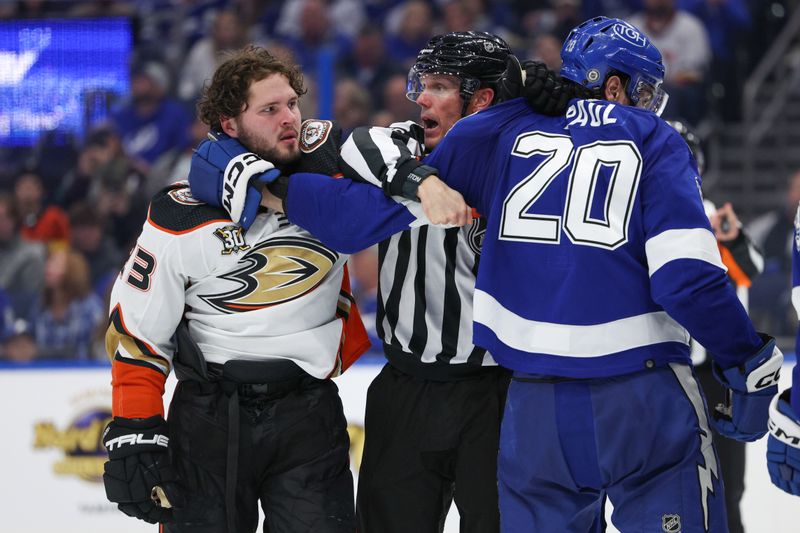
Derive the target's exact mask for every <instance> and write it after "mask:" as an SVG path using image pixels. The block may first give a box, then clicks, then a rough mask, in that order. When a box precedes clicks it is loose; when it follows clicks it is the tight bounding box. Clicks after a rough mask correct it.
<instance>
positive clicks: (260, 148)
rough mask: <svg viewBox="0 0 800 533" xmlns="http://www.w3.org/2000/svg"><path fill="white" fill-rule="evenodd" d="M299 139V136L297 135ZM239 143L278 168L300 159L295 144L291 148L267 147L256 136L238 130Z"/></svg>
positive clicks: (298, 148) (296, 144)
mask: <svg viewBox="0 0 800 533" xmlns="http://www.w3.org/2000/svg"><path fill="white" fill-rule="evenodd" d="M298 139H299V134H298ZM239 142H241V143H242V145H244V146H246V147H247V148H248V149H250V150H252V151H253V152H254V153H255V154H256V155H258V157H260V158H261V159H264V160H265V161H269V162H270V163H272V164H273V165H275V166H276V167H278V168H284V167H286V166H288V165H290V164H292V163H294V162H295V161H297V160H298V159H300V144H299V142H295V143H294V144H293V145H292V146H291V147H283V146H280V145H276V146H268V145H267V142H266V140H265V139H264V138H263V137H261V136H260V135H257V134H251V132H249V131H247V130H245V129H244V128H240V130H239Z"/></svg>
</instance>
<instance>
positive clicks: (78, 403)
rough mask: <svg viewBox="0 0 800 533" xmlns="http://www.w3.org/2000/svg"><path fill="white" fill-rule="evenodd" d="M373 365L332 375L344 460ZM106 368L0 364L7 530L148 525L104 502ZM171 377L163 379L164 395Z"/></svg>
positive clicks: (354, 448)
mask: <svg viewBox="0 0 800 533" xmlns="http://www.w3.org/2000/svg"><path fill="white" fill-rule="evenodd" d="M379 369H380V367H379V366H375V365H357V366H356V367H354V368H351V369H350V370H348V371H347V372H346V373H345V375H344V376H342V377H340V378H337V380H336V382H337V384H338V386H339V388H340V390H341V395H342V401H343V403H344V407H345V414H346V415H347V418H348V421H349V427H348V430H349V432H350V440H351V454H352V456H351V464H353V465H354V469H356V468H357V465H358V463H359V462H360V458H361V446H362V443H363V436H364V431H363V427H362V424H363V416H364V398H365V396H366V390H367V386H369V383H370V382H371V381H372V378H373V377H374V376H375V375H376V374H377V372H378V370H379ZM110 383H111V372H110V368H109V367H107V366H98V367H91V368H49V369H29V370H28V369H26V370H9V369H0V402H2V403H1V404H2V405H3V419H4V421H5V422H6V423H8V425H6V424H4V427H5V428H7V429H6V430H4V431H3V439H2V448H0V450H2V453H0V472H2V473H3V475H2V477H3V479H4V480H7V481H8V480H14V482H13V483H8V482H6V483H2V484H0V486H1V487H2V488H0V501H2V502H3V504H2V509H3V527H2V528H0V530H2V531H4V532H8V533H45V532H48V533H49V532H52V531H59V533H78V532H80V533H107V532H108V531H114V532H116V533H128V532H130V533H135V532H145V531H153V527H152V526H150V525H149V524H146V523H144V522H141V521H138V520H134V519H131V518H129V517H126V516H125V515H123V514H122V513H120V512H119V511H117V509H116V506H114V505H113V504H111V503H109V502H108V501H107V500H106V497H105V491H104V489H103V483H102V476H103V463H104V462H105V460H106V453H105V450H104V449H103V446H102V444H101V441H100V438H101V435H102V433H103V429H104V428H105V425H106V424H107V423H108V420H110V417H111V385H110ZM173 388H174V381H173V380H172V378H171V379H170V380H168V381H167V395H166V396H167V398H166V400H167V401H168V399H169V396H170V395H171V394H172V390H173Z"/></svg>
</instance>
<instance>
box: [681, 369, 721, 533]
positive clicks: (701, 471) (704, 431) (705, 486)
mask: <svg viewBox="0 0 800 533" xmlns="http://www.w3.org/2000/svg"><path fill="white" fill-rule="evenodd" d="M669 366H670V367H671V368H672V372H673V373H674V374H675V376H676V377H677V378H678V383H680V384H681V388H682V389H683V392H685V393H686V396H687V398H688V399H689V401H690V402H691V403H692V407H694V411H695V414H696V415H697V421H698V424H699V426H700V452H701V453H702V454H703V462H704V463H705V464H704V465H703V464H698V465H697V481H698V483H699V484H700V499H701V500H702V505H703V525H704V526H705V527H704V530H705V531H708V495H709V493H711V494H714V480H715V479H716V480H719V472H718V471H717V457H716V455H715V454H714V446H713V445H712V442H711V428H710V427H709V426H708V417H707V416H706V410H705V405H704V404H703V397H702V396H701V395H700V389H699V387H698V386H697V381H695V379H694V378H693V377H692V371H691V369H690V368H689V367H688V366H686V365H678V364H675V363H671V364H670V365H669Z"/></svg>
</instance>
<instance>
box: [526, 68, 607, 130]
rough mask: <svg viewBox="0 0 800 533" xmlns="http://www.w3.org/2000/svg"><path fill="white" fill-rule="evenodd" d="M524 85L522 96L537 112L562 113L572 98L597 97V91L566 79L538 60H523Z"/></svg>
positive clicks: (545, 113)
mask: <svg viewBox="0 0 800 533" xmlns="http://www.w3.org/2000/svg"><path fill="white" fill-rule="evenodd" d="M522 68H523V70H525V87H524V88H523V89H522V96H524V97H525V100H527V101H528V105H529V106H531V107H532V108H533V110H534V111H536V112H537V113H541V114H543V115H550V116H558V115H563V114H564V113H565V112H566V111H567V107H568V106H569V101H570V100H572V99H573V98H581V99H586V98H597V97H598V96H599V93H598V92H597V91H595V90H593V89H587V88H585V87H583V86H581V85H578V84H577V83H573V82H571V81H570V80H566V79H564V78H562V77H561V76H559V75H558V74H556V73H555V72H553V71H552V70H550V69H549V68H547V66H545V64H544V63H542V62H540V61H523V62H522Z"/></svg>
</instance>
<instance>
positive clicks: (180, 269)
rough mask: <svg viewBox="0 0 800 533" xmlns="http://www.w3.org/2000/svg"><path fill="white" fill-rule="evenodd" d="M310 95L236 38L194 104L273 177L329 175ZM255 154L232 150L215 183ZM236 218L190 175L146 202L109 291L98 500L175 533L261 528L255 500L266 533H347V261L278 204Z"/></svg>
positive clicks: (354, 340) (232, 183) (360, 332)
mask: <svg viewBox="0 0 800 533" xmlns="http://www.w3.org/2000/svg"><path fill="white" fill-rule="evenodd" d="M303 92H304V89H303V85H302V76H301V75H300V73H299V71H297V70H296V68H294V67H290V66H288V65H287V64H285V63H282V62H281V61H280V60H277V59H275V58H274V57H272V56H271V55H270V54H269V53H268V52H267V51H266V50H263V49H260V48H247V49H244V50H242V51H240V52H239V53H238V54H237V55H235V56H233V57H232V58H230V59H229V60H228V61H226V62H225V63H224V64H223V65H222V66H220V68H219V69H218V70H217V72H216V73H215V75H214V79H213V80H212V82H211V84H210V85H209V86H208V87H207V88H206V89H205V91H204V94H203V97H202V99H201V102H200V104H199V113H200V116H201V118H202V119H203V120H204V121H205V122H206V123H208V124H209V125H210V126H211V128H212V131H215V132H216V134H217V135H220V136H224V135H230V136H233V137H237V138H239V139H240V140H241V142H242V143H243V144H244V145H245V146H247V147H248V148H249V149H250V150H252V151H254V152H256V153H259V154H261V155H262V156H263V157H267V158H269V160H270V161H272V162H274V165H275V167H276V168H274V169H273V165H272V164H270V165H269V168H267V167H262V170H263V171H264V172H265V173H267V174H268V175H272V176H276V175H278V174H279V173H280V172H281V171H287V172H288V171H290V169H298V168H300V169H302V168H305V169H312V170H317V171H320V172H324V173H326V174H331V173H334V171H335V162H336V154H337V153H338V139H337V138H336V135H335V133H334V132H332V131H331V130H332V124H331V123H330V122H326V121H307V122H306V123H303V124H302V127H301V117H300V111H299V109H298V107H297V104H298V99H299V98H300V95H301V94H303ZM207 149H208V153H206V157H208V158H209V159H214V158H215V157H217V155H218V154H217V155H215V154H214V150H218V149H219V148H218V147H217V146H216V145H215V143H211V144H210V146H207ZM235 155H237V154H229V153H225V154H224V157H225V158H226V161H227V160H228V159H231V157H233V156H235ZM263 163H264V162H263V161H260V162H259V163H257V164H261V165H263ZM249 164H253V161H251V160H249V159H248V158H247V157H234V161H233V162H232V163H231V165H230V166H229V168H228V169H227V172H226V173H225V177H224V180H223V181H224V184H225V186H226V187H228V188H229V189H230V190H231V191H232V190H234V189H236V187H237V186H240V184H239V180H238V176H239V174H240V173H241V172H242V171H243V169H244V168H245V167H246V166H248V165H249ZM331 165H334V166H331ZM270 171H271V172H270ZM243 185H245V186H247V183H243ZM240 208H242V209H244V206H240ZM247 216H249V217H251V219H250V229H249V231H248V232H247V233H246V234H245V232H244V231H243V229H242V227H241V226H240V225H238V224H234V223H233V222H232V221H231V219H230V217H229V216H228V214H227V213H226V212H225V211H224V210H222V209H220V208H217V207H211V206H209V205H206V204H204V203H203V202H200V201H198V200H196V199H195V198H193V196H192V195H191V193H190V190H189V188H188V186H187V185H186V184H185V183H177V184H175V185H172V186H170V187H167V188H166V189H164V190H163V191H161V192H160V193H158V194H157V195H156V196H155V197H154V198H153V201H152V203H151V205H150V209H149V213H148V217H147V221H146V222H145V224H144V228H143V230H142V233H141V235H140V237H139V239H138V241H137V244H136V247H135V249H134V250H133V252H132V254H131V257H130V259H129V260H128V262H127V264H126V265H125V267H124V268H123V270H122V272H121V274H120V276H119V278H118V279H117V281H116V283H115V285H114V288H113V291H112V295H111V317H110V321H109V322H110V323H109V328H108V333H107V336H106V347H107V351H108V354H109V357H110V358H111V359H112V386H113V415H114V419H113V421H112V422H111V423H110V424H109V426H108V429H107V430H106V433H105V434H104V437H103V442H104V444H105V445H106V448H107V450H108V453H109V461H108V462H107V463H106V465H105V474H104V482H105V487H106V493H107V496H108V498H109V499H110V500H111V501H113V502H116V503H117V504H118V507H119V509H120V510H121V511H123V512H124V513H126V514H128V515H131V516H134V517H137V518H140V519H143V520H146V521H148V522H153V523H155V522H161V523H163V531H167V532H170V533H182V532H188V531H191V532H208V533H212V532H213V533H219V532H224V531H228V532H229V533H239V532H253V531H256V528H257V525H258V515H259V501H260V502H261V505H262V507H263V509H264V511H265V513H266V519H265V523H264V530H265V531H269V532H271V533H276V532H278V533H281V532H282V533H299V532H314V533H317V532H330V533H334V532H336V533H352V532H353V531H354V530H355V516H354V515H355V513H354V502H353V484H352V476H351V473H350V467H349V439H348V436H347V430H346V421H345V418H344V415H343V412H342V405H341V400H340V399H339V396H338V391H337V389H336V385H335V384H334V383H333V382H332V381H331V380H330V379H329V378H330V377H332V376H335V375H337V374H339V373H340V372H341V371H342V369H343V368H344V367H346V366H347V364H349V362H352V359H353V358H355V357H357V356H358V355H360V354H361V353H362V352H363V351H365V350H366V349H367V347H368V341H367V340H366V333H365V331H364V328H363V324H362V323H361V321H360V318H359V317H358V312H357V308H356V307H355V305H351V303H352V300H351V298H352V297H351V296H350V294H349V282H348V279H347V272H346V268H345V262H346V260H347V255H343V254H340V253H337V252H335V251H333V250H331V249H330V248H327V247H326V246H324V245H322V244H321V243H320V242H319V241H318V240H316V239H314V238H313V237H311V236H310V235H309V234H308V232H306V231H305V230H303V229H301V228H299V227H297V226H294V225H292V224H290V223H289V222H288V221H287V220H286V219H285V217H284V216H282V215H280V214H278V213H275V212H271V211H261V212H258V211H257V210H253V211H248V213H247ZM176 350H177V353H176ZM173 368H174V369H175V372H176V374H177V376H178V379H179V383H178V385H177V388H176V391H175V394H174V397H173V400H172V403H171V406H170V410H169V416H168V418H167V420H166V421H165V419H164V406H163V400H162V394H163V392H164V383H165V380H166V378H167V375H168V374H169V373H170V372H171V370H172V369H173ZM170 505H171V507H169V506H170Z"/></svg>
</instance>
